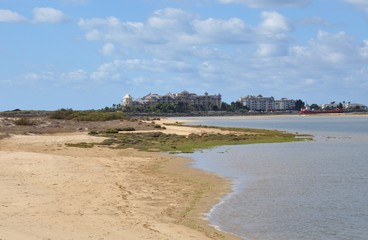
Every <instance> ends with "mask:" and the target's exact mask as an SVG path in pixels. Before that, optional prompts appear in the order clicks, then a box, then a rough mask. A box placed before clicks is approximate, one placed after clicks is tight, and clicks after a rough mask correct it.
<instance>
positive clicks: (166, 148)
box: [82, 126, 311, 153]
mask: <svg viewBox="0 0 368 240" xmlns="http://www.w3.org/2000/svg"><path fill="white" fill-rule="evenodd" d="M201 127H203V126H201ZM211 128H213V127H211ZM219 129H221V130H226V131H230V133H227V134H220V133H202V134H189V135H188V136H183V135H177V134H165V133H163V132H145V133H142V132H140V133H117V132H116V131H104V132H101V133H98V135H99V136H103V137H108V138H109V139H108V140H105V141H103V142H102V143H100V145H105V146H111V147H114V148H135V149H139V150H143V151H162V152H170V153H189V152H193V151H195V150H198V149H206V148H212V147H216V146H222V145H240V144H255V143H280V142H293V141H305V140H310V139H311V138H310V137H309V136H302V135H298V134H292V133H287V132H282V131H277V130H264V129H248V128H247V129H243V128H219ZM94 134H95V133H94ZM82 147H83V145H82Z"/></svg>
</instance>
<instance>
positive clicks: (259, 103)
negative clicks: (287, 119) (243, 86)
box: [238, 95, 296, 111]
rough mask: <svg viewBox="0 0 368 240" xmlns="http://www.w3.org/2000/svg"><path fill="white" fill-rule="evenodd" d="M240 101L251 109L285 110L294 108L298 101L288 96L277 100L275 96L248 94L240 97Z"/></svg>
mask: <svg viewBox="0 0 368 240" xmlns="http://www.w3.org/2000/svg"><path fill="white" fill-rule="evenodd" d="M238 102H241V103H242V104H243V106H246V107H247V108H248V109H249V110H251V111H274V110H276V111H284V110H293V109H294V108H295V102H296V101H295V100H292V99H287V98H281V99H280V100H275V99H274V97H264V96H262V95H258V96H252V95H248V96H245V97H241V98H239V99H238Z"/></svg>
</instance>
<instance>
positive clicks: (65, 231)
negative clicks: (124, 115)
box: [0, 127, 237, 240]
mask: <svg viewBox="0 0 368 240" xmlns="http://www.w3.org/2000/svg"><path fill="white" fill-rule="evenodd" d="M179 129H184V128H180V127H179V128H178V129H176V130H175V127H169V128H168V129H167V130H166V131H168V132H172V131H174V132H175V131H177V132H180V133H181V134H183V131H187V132H188V133H190V132H192V131H198V130H193V129H192V130H189V128H185V129H186V130H180V131H179ZM201 131H203V129H202V130H201ZM102 140H103V139H102V138H100V137H92V136H89V135H88V134H87V133H81V132H78V133H62V134H52V135H13V136H11V137H10V138H5V139H0V239H1V240H17V239H27V240H33V239H52V240H56V239H60V240H66V239H76V240H83V239H119V240H120V239H127V240H134V239H168V240H169V239H170V240H172V239H237V238H235V237H234V236H230V235H227V234H224V233H220V232H218V231H216V230H215V229H214V228H212V227H210V226H208V223H207V222H206V221H205V220H204V219H203V213H206V212H208V210H209V209H210V207H211V206H212V205H213V204H214V203H216V202H217V201H219V199H220V197H221V196H223V195H224V194H225V193H227V192H228V191H229V184H225V183H226V181H225V180H224V179H222V178H220V177H218V176H215V175H212V174H208V173H204V172H200V171H198V170H194V169H191V168H188V166H187V165H188V161H189V160H188V159H184V158H180V157H176V156H173V155H168V154H162V153H146V152H139V151H136V150H134V149H125V150H116V149H115V150H113V149H109V148H106V147H97V146H95V147H93V148H88V149H84V148H73V147H66V146H65V143H72V142H75V143H78V142H93V141H97V142H101V141H102Z"/></svg>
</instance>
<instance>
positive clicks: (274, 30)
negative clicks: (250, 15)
mask: <svg viewBox="0 0 368 240" xmlns="http://www.w3.org/2000/svg"><path fill="white" fill-rule="evenodd" d="M261 15H262V19H263V21H262V23H261V24H260V25H259V31H260V32H261V33H264V34H267V35H268V34H279V33H286V32H290V31H291V30H292V29H293V26H292V25H291V23H289V21H288V20H287V19H286V18H285V17H284V16H283V15H281V14H279V13H277V12H274V11H271V12H268V11H264V12H262V14H261Z"/></svg>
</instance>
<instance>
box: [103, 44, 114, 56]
mask: <svg viewBox="0 0 368 240" xmlns="http://www.w3.org/2000/svg"><path fill="white" fill-rule="evenodd" d="M100 52H101V53H102V55H105V56H110V55H113V54H114V53H115V46H114V44H112V43H105V45H103V46H102V48H101V50H100Z"/></svg>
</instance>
